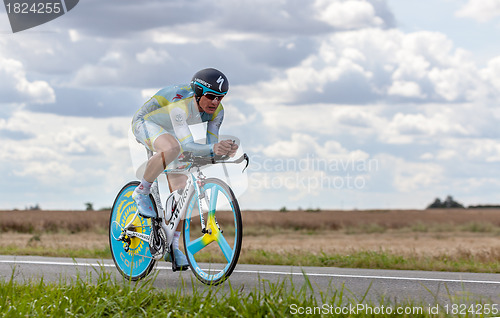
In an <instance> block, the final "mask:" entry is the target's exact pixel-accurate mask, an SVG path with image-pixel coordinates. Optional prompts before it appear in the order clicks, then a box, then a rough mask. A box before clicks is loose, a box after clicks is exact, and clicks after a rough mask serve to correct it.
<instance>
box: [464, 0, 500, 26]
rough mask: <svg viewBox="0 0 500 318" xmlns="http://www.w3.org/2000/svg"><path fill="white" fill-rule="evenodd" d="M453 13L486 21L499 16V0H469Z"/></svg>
mask: <svg viewBox="0 0 500 318" xmlns="http://www.w3.org/2000/svg"><path fill="white" fill-rule="evenodd" d="M455 14H456V16H458V17H465V18H472V19H474V20H477V21H479V22H487V21H490V20H491V19H494V18H496V17H498V16H500V2H498V1H497V0H469V1H468V2H467V3H466V4H465V5H464V6H463V7H462V8H461V9H460V10H458V11H457V12H456V13H455Z"/></svg>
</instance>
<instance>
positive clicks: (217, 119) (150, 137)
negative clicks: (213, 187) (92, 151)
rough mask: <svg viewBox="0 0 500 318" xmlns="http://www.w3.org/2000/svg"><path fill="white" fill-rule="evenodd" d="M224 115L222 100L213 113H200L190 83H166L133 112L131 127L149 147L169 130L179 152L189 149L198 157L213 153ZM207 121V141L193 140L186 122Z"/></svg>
mask: <svg viewBox="0 0 500 318" xmlns="http://www.w3.org/2000/svg"><path fill="white" fill-rule="evenodd" d="M223 118H224V108H223V107H222V103H220V104H219V107H218V108H217V110H216V111H215V112H214V113H213V114H208V113H205V112H199V110H198V107H197V105H196V102H195V100H194V93H193V91H192V89H191V86H190V85H182V86H169V87H166V88H163V89H161V90H160V91H158V92H157V93H156V94H155V95H154V96H153V97H151V98H150V99H149V100H148V101H147V102H146V103H145V104H144V105H143V106H142V107H141V108H140V109H139V110H138V111H137V112H136V113H135V115H134V118H133V120H132V130H133V132H134V135H135V136H136V137H137V140H139V141H140V142H141V143H143V144H144V145H146V146H147V147H148V148H150V149H151V150H154V149H153V145H154V140H155V139H156V138H157V137H158V136H159V135H161V134H164V133H168V134H170V135H172V136H174V137H175V138H177V140H178V141H179V144H180V145H181V148H182V150H181V153H182V152H183V151H191V152H193V154H195V155H198V156H213V155H214V149H213V147H214V144H215V143H217V142H218V139H219V128H220V125H221V124H222V120H223ZM202 122H207V139H206V140H207V141H206V144H198V143H195V142H194V138H193V135H192V134H191V130H190V129H189V125H194V124H199V123H202Z"/></svg>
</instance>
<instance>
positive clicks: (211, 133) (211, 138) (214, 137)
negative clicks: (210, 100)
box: [207, 105, 224, 144]
mask: <svg viewBox="0 0 500 318" xmlns="http://www.w3.org/2000/svg"><path fill="white" fill-rule="evenodd" d="M223 119H224V108H222V105H221V106H220V107H219V109H217V111H216V112H215V113H214V114H213V116H212V119H210V120H209V121H208V123H207V144H216V143H218V142H219V129H220V125H222V120H223Z"/></svg>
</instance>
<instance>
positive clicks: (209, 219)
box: [109, 150, 249, 285]
mask: <svg viewBox="0 0 500 318" xmlns="http://www.w3.org/2000/svg"><path fill="white" fill-rule="evenodd" d="M152 154H153V153H152V152H151V151H149V150H148V157H151V155H152ZM228 159H229V157H228V156H222V157H220V156H219V157H215V158H206V157H199V156H194V155H193V154H192V153H189V152H185V153H183V155H182V156H181V157H180V162H182V163H183V164H184V166H183V168H184V169H185V171H187V172H188V178H187V182H186V186H185V187H184V189H183V190H182V192H181V193H180V199H178V202H177V204H176V206H175V209H174V210H173V211H172V213H171V215H170V216H169V213H166V210H164V209H163V207H162V203H161V199H160V193H159V187H158V180H155V181H154V182H153V185H152V186H151V194H150V199H151V202H152V206H153V208H155V211H156V213H157V217H156V218H143V217H142V216H141V215H140V214H139V211H138V208H137V205H136V203H135V201H134V200H133V199H132V193H133V192H134V189H135V188H136V187H137V186H138V185H139V181H132V182H129V183H127V184H126V185H125V186H124V187H123V188H122V189H121V190H120V192H119V193H118V195H117V197H116V199H115V202H114V203H113V207H112V209H111V216H110V221H109V245H110V249H111V255H112V257H113V261H114V263H115V265H116V268H117V269H118V271H119V272H120V273H121V275H123V276H124V277H125V278H126V279H130V280H134V281H135V280H139V279H141V278H144V277H146V276H147V275H148V274H149V273H150V272H151V271H152V269H153V268H154V267H155V265H156V263H157V261H158V260H160V259H162V258H163V257H164V256H165V254H166V253H170V260H171V261H172V270H173V271H177V270H183V269H181V268H178V267H177V266H176V264H175V257H174V253H173V250H172V246H171V245H172V241H173V237H174V231H175V230H176V229H177V226H178V224H179V222H180V220H181V219H183V220H184V224H183V231H182V232H183V234H182V236H183V243H184V251H185V254H186V258H187V260H188V263H189V266H190V268H191V271H192V272H193V273H194V275H195V276H196V278H197V279H199V280H200V281H201V282H203V283H205V284H209V285H218V284H220V283H222V282H223V281H225V280H226V279H227V278H228V277H229V276H230V275H231V273H232V272H233V270H234V268H235V266H236V263H237V262H238V257H239V254H240V250H241V240H242V233H243V226H242V221H241V212H240V208H239V205H238V201H237V199H236V196H235V195H234V193H233V191H232V189H231V187H230V186H229V185H227V184H226V182H224V181H223V180H221V179H218V178H207V177H206V176H205V175H204V174H203V172H202V168H203V167H206V166H208V165H212V164H223V165H225V164H238V163H241V162H243V161H246V165H245V167H244V168H243V171H244V170H245V169H246V168H247V167H248V163H249V159H248V156H247V155H246V154H243V155H242V156H241V157H239V158H238V159H236V160H232V161H229V160H228ZM224 168H225V167H224ZM165 173H166V171H165ZM167 208H168V207H167ZM211 243H213V244H211Z"/></svg>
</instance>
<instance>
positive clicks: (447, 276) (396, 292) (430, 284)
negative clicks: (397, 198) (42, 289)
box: [0, 255, 500, 309]
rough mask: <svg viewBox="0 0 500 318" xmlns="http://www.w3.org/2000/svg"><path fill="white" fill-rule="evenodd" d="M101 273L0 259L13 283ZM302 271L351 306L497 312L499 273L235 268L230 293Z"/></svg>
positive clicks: (167, 275) (88, 264)
mask: <svg viewBox="0 0 500 318" xmlns="http://www.w3.org/2000/svg"><path fill="white" fill-rule="evenodd" d="M101 269H103V270H105V271H106V272H108V273H110V274H111V276H112V277H115V278H116V279H117V280H118V281H121V280H122V278H121V276H120V275H119V273H118V271H117V270H116V269H115V267H114V263H113V261H112V260H97V259H70V258H54V257H38V256H1V255H0V279H4V280H9V279H10V278H11V277H12V275H14V277H15V279H16V280H17V281H19V282H23V281H38V280H39V279H40V278H41V277H43V279H44V280H45V281H66V282H71V281H72V280H76V279H77V278H78V277H80V278H81V277H86V276H87V275H89V274H91V275H92V277H94V278H95V277H97V276H98V273H99V272H100V271H101ZM156 270H157V271H158V275H157V278H156V280H155V282H154V285H155V287H157V288H169V289H172V290H176V289H178V288H180V286H181V287H182V286H183V287H182V288H183V289H184V290H186V292H189V291H190V289H191V288H193V286H194V287H195V288H204V285H203V284H201V283H200V282H198V281H197V280H196V279H195V278H194V275H192V273H191V272H190V271H185V272H175V273H174V272H172V271H171V268H170V263H166V262H163V261H162V262H160V263H158V265H157V267H156ZM304 273H305V274H306V275H307V277H308V278H309V280H310V281H311V283H312V286H313V288H314V291H315V293H317V294H318V295H319V294H320V292H323V293H329V294H330V295H333V292H334V290H335V289H341V288H343V291H344V297H347V298H348V299H350V300H353V301H354V302H356V301H360V300H361V299H362V297H363V295H365V294H366V295H367V298H368V299H369V300H371V301H372V302H374V303H377V302H379V301H380V300H381V299H384V301H387V300H389V301H393V302H394V301H397V302H399V303H400V302H401V301H405V300H411V301H412V302H414V303H417V304H421V305H427V304H428V305H433V304H436V302H439V303H440V304H450V305H453V304H456V305H459V304H465V303H474V302H482V303H487V304H491V305H493V304H496V306H498V307H499V309H500V274H480V273H452V272H426V271H399V270H370V269H347V268H335V267H295V266H268V265H244V264H241V265H238V266H237V267H236V269H235V271H234V272H233V274H232V275H231V277H230V279H229V280H230V282H231V287H232V288H233V289H238V290H243V291H248V292H251V291H252V290H254V289H255V288H260V289H262V288H263V286H265V285H266V284H268V283H275V282H285V283H286V284H292V283H293V284H294V286H295V288H300V287H301V286H302V285H303V284H304V283H305V279H304ZM259 278H260V283H259ZM192 280H194V284H192V283H191V281H192ZM263 282H264V283H263ZM223 288H225V289H227V288H229V284H228V283H227V282H226V283H224V286H223Z"/></svg>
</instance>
